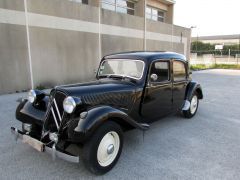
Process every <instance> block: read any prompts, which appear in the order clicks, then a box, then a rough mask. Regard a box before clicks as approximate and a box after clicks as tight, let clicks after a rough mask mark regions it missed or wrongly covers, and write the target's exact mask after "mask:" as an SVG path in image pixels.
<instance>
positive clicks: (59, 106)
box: [44, 90, 67, 131]
mask: <svg viewBox="0 0 240 180" xmlns="http://www.w3.org/2000/svg"><path fill="white" fill-rule="evenodd" d="M66 97H67V95H66V94H64V93H63V92H60V91H56V90H55V91H52V92H51V94H50V101H49V104H48V111H47V115H46V118H45V122H44V129H45V130H46V131H58V130H59V127H60V126H61V123H62V120H63V116H64V109H63V101H64V99H65V98H66Z"/></svg>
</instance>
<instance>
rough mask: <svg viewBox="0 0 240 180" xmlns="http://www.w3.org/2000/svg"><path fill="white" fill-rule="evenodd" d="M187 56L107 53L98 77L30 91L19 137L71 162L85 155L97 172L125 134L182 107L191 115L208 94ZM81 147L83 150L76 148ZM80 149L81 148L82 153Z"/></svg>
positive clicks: (114, 155) (112, 160) (111, 159)
mask: <svg viewBox="0 0 240 180" xmlns="http://www.w3.org/2000/svg"><path fill="white" fill-rule="evenodd" d="M189 75H190V72H189V67H188V61H187V60H186V58H185V57H184V56H183V55H181V54H177V53H172V52H127V53H118V54H112V55H108V56H105V57H104V58H103V59H102V60H101V62H100V66H99V69H98V71H97V75H96V81H93V82H88V83H80V84H72V85H65V86H57V87H55V88H53V89H52V90H51V92H50V94H46V93H45V92H43V91H39V90H31V91H30V92H29V94H28V98H27V99H22V100H21V102H20V104H19V105H18V107H17V110H16V118H17V119H18V120H19V121H21V122H22V130H18V129H17V128H14V127H12V128H11V131H12V133H13V134H14V135H15V136H16V138H17V139H18V138H20V139H22V141H23V142H25V143H27V144H29V145H31V146H32V147H34V148H35V149H37V150H38V151H41V152H47V153H51V154H52V156H53V158H55V157H58V158H62V159H65V160H68V161H70V162H79V157H80V156H82V159H83V161H84V163H85V165H86V167H87V168H88V169H89V170H90V171H91V172H93V173H95V174H103V173H106V172H108V171H109V170H110V169H111V168H113V166H114V165H115V164H116V162H117V160H118V158H119V156H120V154H121V150H122V146H123V132H125V131H127V130H130V129H133V128H137V129H140V130H143V131H145V130H147V129H148V128H149V123H150V122H153V121H155V120H158V119H160V118H161V117H163V116H166V115H168V114H173V113H176V112H178V111H181V112H182V114H183V116H184V117H186V118H191V117H193V116H194V115H195V113H196V112H197V109H198V103H199V99H202V98H203V93H202V89H201V86H200V85H199V84H198V83H197V82H194V81H192V80H191V78H190V76H189ZM76 147H77V149H78V148H79V151H76V150H75V151H73V149H76ZM80 150H81V151H80Z"/></svg>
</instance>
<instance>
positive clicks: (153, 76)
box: [150, 74, 158, 81]
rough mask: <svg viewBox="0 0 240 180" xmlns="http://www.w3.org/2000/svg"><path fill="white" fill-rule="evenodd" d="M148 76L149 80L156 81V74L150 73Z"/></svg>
mask: <svg viewBox="0 0 240 180" xmlns="http://www.w3.org/2000/svg"><path fill="white" fill-rule="evenodd" d="M150 78H151V81H157V79H158V76H157V75H156V74H151V76H150Z"/></svg>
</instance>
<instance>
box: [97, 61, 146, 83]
mask: <svg viewBox="0 0 240 180" xmlns="http://www.w3.org/2000/svg"><path fill="white" fill-rule="evenodd" d="M143 69H144V62H143V61H140V60H128V59H108V60H104V61H103V62H102V64H101V66H100V68H99V71H98V76H99V77H101V76H109V77H110V76H111V75H117V76H123V77H130V78H134V79H141V78H142V74H143Z"/></svg>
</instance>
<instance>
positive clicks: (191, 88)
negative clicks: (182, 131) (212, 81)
mask: <svg viewBox="0 0 240 180" xmlns="http://www.w3.org/2000/svg"><path fill="white" fill-rule="evenodd" d="M195 92H197V95H198V99H203V92H202V87H201V85H200V84H199V83H197V82H195V81H191V82H189V84H188V85H187V88H186V93H185V103H184V106H183V108H182V110H188V109H189V108H190V101H191V98H192V96H193V94H194V93H195Z"/></svg>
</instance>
